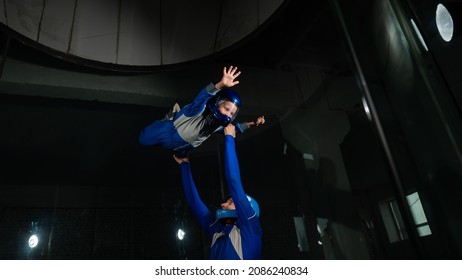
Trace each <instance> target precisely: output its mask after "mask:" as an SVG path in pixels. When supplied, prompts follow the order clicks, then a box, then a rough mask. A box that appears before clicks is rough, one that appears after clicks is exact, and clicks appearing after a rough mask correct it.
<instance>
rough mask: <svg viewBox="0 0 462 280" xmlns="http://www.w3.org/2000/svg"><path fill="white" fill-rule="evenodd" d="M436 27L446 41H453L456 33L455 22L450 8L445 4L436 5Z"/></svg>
mask: <svg viewBox="0 0 462 280" xmlns="http://www.w3.org/2000/svg"><path fill="white" fill-rule="evenodd" d="M436 27H437V28H438V31H439V32H440V35H441V38H443V40H445V41H446V42H449V41H451V39H452V35H453V34H454V22H453V21H452V17H451V14H450V13H449V11H448V9H446V7H445V6H444V5H443V4H438V6H437V7H436Z"/></svg>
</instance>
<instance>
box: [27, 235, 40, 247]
mask: <svg viewBox="0 0 462 280" xmlns="http://www.w3.org/2000/svg"><path fill="white" fill-rule="evenodd" d="M38 243H39V239H38V236H37V235H35V234H32V235H31V236H30V237H29V247H31V248H35V247H37V245H38Z"/></svg>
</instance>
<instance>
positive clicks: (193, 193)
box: [173, 155, 215, 234]
mask: <svg viewBox="0 0 462 280" xmlns="http://www.w3.org/2000/svg"><path fill="white" fill-rule="evenodd" d="M173 158H174V159H175V161H176V162H177V163H178V164H180V167H181V176H182V182H183V189H184V194H185V196H186V201H187V202H188V204H189V206H190V207H191V209H192V211H193V213H194V215H195V216H196V218H197V219H198V221H199V223H200V224H201V226H202V228H203V229H205V230H206V231H207V232H209V229H210V227H209V226H210V224H211V223H213V221H214V219H215V217H214V216H213V215H212V213H211V212H210V210H209V209H208V208H207V206H205V204H204V203H203V202H202V200H201V198H200V196H199V193H198V192H197V188H196V185H195V183H194V180H193V177H192V173H191V167H190V164H189V159H188V158H178V157H176V156H175V155H173ZM209 234H210V232H209Z"/></svg>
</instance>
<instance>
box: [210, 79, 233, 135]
mask: <svg viewBox="0 0 462 280" xmlns="http://www.w3.org/2000/svg"><path fill="white" fill-rule="evenodd" d="M207 107H208V108H209V110H210V112H211V113H212V115H213V117H214V118H215V119H216V120H217V121H218V122H219V123H220V125H222V126H227V125H228V124H230V123H231V122H232V121H233V120H234V119H235V118H236V116H237V114H238V112H239V109H240V108H241V97H240V96H239V94H238V93H237V92H236V91H234V90H232V89H230V88H224V89H222V90H220V91H219V92H217V94H216V95H215V96H214V97H213V98H210V100H209V102H207Z"/></svg>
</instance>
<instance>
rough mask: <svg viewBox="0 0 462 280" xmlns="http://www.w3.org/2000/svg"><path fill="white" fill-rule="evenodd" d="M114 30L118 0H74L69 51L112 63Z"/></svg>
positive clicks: (114, 56)
mask: <svg viewBox="0 0 462 280" xmlns="http://www.w3.org/2000/svg"><path fill="white" fill-rule="evenodd" d="M118 29H119V1H118V0H98V1H94V0H78V1H77V6H76V10H75V19H74V28H73V32H72V38H71V48H70V50H69V53H71V54H75V55H78V56H81V57H83V58H87V59H92V60H96V61H101V62H109V63H116V57H117V39H118Z"/></svg>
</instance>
